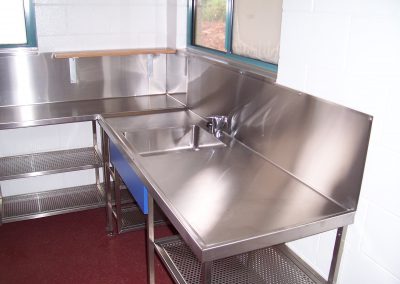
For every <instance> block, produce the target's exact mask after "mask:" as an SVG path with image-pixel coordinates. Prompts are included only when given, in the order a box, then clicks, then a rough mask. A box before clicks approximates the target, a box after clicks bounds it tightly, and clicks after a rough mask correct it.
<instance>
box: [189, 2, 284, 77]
mask: <svg viewBox="0 0 400 284" xmlns="http://www.w3.org/2000/svg"><path fill="white" fill-rule="evenodd" d="M189 4H190V9H189V17H190V19H189V24H190V26H189V31H190V32H189V39H188V41H189V42H188V44H189V45H191V46H194V47H196V48H202V49H205V50H208V51H210V52H215V53H218V54H222V55H224V56H227V57H229V58H233V59H237V60H240V61H244V62H247V63H252V64H255V65H257V66H260V67H263V68H266V69H268V70H271V71H274V72H276V70H277V64H278V61H279V42H280V30H281V20H282V0H189Z"/></svg>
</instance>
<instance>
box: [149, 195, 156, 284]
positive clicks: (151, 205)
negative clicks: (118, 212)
mask: <svg viewBox="0 0 400 284" xmlns="http://www.w3.org/2000/svg"><path fill="white" fill-rule="evenodd" d="M148 199H149V200H148V202H149V206H148V207H149V208H148V209H149V212H148V214H147V281H148V283H149V284H154V283H155V276H154V201H153V197H152V196H151V195H150V194H148Z"/></svg>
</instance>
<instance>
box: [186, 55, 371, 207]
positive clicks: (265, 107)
mask: <svg viewBox="0 0 400 284" xmlns="http://www.w3.org/2000/svg"><path fill="white" fill-rule="evenodd" d="M188 56H189V60H188V70H189V83H188V94H187V100H188V102H187V103H188V106H189V108H191V109H192V110H193V111H194V112H196V113H197V114H200V115H201V116H203V117H206V116H209V115H215V114H218V115H227V116H228V117H229V118H230V121H231V123H230V127H229V132H230V134H232V135H233V136H234V137H235V138H237V139H238V140H240V141H242V142H243V143H245V144H246V145H247V146H249V147H250V148H252V149H253V150H255V151H256V152H258V153H259V154H261V155H262V156H264V157H265V158H266V159H268V160H270V161H272V162H273V163H275V164H276V165H278V166H279V167H281V168H283V169H285V170H286V171H288V172H290V173H291V174H293V175H294V176H296V177H297V178H298V179H300V180H301V181H302V182H304V183H306V184H307V185H309V186H311V187H313V188H314V189H315V190H316V191H318V192H320V193H321V194H322V195H324V196H325V197H327V198H329V199H331V200H333V201H335V202H336V203H338V204H340V205H341V206H343V207H344V208H346V209H350V210H351V209H355V208H356V207H357V203H358V197H359V192H360V188H361V181H362V175H363V171H364V164H365V159H366V154H367V148H368V142H369V135H370V130H371V123H372V118H371V117H370V116H369V115H366V114H363V113H360V112H357V111H354V110H351V109H348V108H346V107H343V106H340V105H337V104H333V103H330V102H327V101H324V100H322V99H318V98H316V97H313V96H310V95H307V94H303V93H300V92H298V91H295V90H292V89H288V88H285V87H283V86H280V85H278V84H276V83H274V82H273V81H272V80H271V79H269V78H266V77H262V76H259V75H256V74H252V73H251V72H248V71H242V70H240V69H238V68H235V67H232V66H229V65H226V64H222V63H218V62H212V60H209V59H204V58H202V57H199V56H197V55H190V54H189V55H188ZM304 206H307V204H304Z"/></svg>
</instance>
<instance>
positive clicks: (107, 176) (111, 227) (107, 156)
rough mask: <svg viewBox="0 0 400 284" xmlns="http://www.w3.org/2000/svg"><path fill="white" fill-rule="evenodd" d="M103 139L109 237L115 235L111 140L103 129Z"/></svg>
mask: <svg viewBox="0 0 400 284" xmlns="http://www.w3.org/2000/svg"><path fill="white" fill-rule="evenodd" d="M101 137H102V156H103V176H104V177H103V178H104V192H105V195H106V214H107V227H106V231H107V234H108V235H109V236H112V235H113V234H114V225H113V216H112V200H111V182H110V173H109V172H108V171H109V167H110V154H109V140H108V136H107V134H106V133H105V131H104V130H103V129H101Z"/></svg>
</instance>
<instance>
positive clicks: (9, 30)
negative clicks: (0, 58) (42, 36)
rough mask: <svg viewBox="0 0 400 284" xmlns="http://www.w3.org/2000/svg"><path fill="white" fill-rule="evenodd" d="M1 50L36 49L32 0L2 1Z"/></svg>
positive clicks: (0, 2)
mask: <svg viewBox="0 0 400 284" xmlns="http://www.w3.org/2000/svg"><path fill="white" fill-rule="evenodd" d="M0 7H1V8H0V48H12V47H36V46H37V41H36V25H35V12H34V8H33V4H32V0H0Z"/></svg>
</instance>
